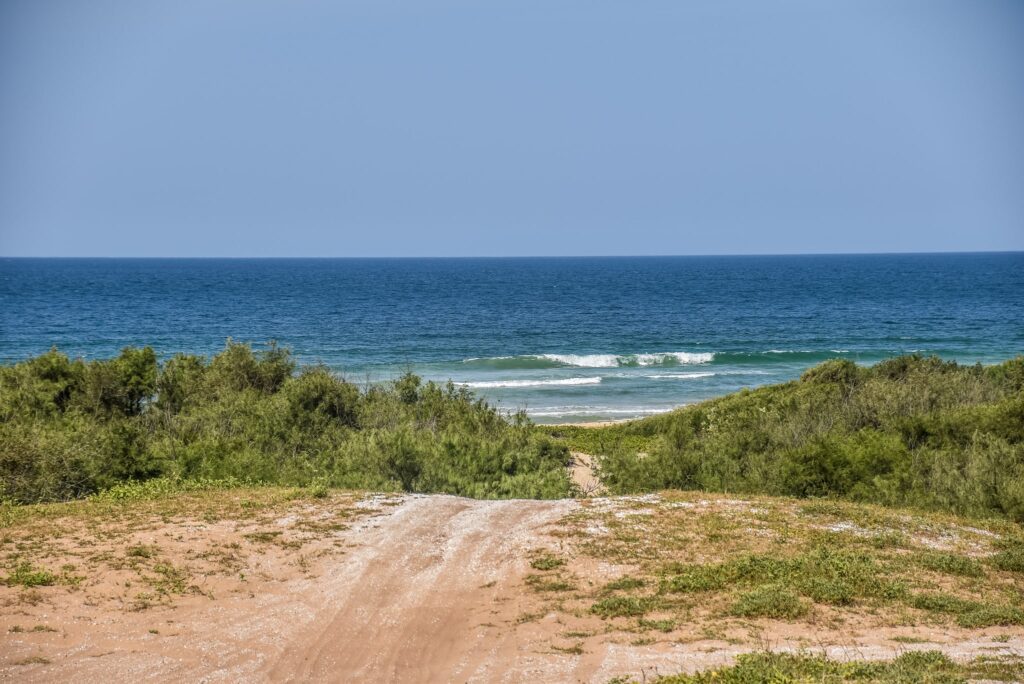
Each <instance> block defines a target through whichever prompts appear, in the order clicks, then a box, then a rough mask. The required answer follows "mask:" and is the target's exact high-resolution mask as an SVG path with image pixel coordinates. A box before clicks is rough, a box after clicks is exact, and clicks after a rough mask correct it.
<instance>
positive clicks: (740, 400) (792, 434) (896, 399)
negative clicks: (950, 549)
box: [566, 356, 1024, 521]
mask: <svg viewBox="0 0 1024 684" xmlns="http://www.w3.org/2000/svg"><path fill="white" fill-rule="evenodd" d="M1022 388H1024V357H1020V358H1017V359H1013V360H1011V361H1007V362H1005V363H1003V364H999V365H997V366H991V367H987V368H985V367H981V366H960V365H958V364H956V363H953V362H946V361H942V360H940V359H937V358H922V357H919V356H905V357H899V358H895V359H890V360H888V361H883V362H882V363H879V364H878V365H876V366H874V367H871V368H858V367H857V366H855V365H853V364H852V363H850V362H848V361H828V362H825V363H823V364H821V365H819V366H817V367H815V368H812V369H810V370H808V371H807V372H805V373H804V375H803V376H802V378H801V379H800V380H798V381H794V382H788V383H785V384H781V385H772V386H767V387H761V388H759V389H756V390H751V391H743V392H737V393H735V394H731V395H728V396H725V397H721V398H719V399H713V400H711V401H707V402H703V403H701V404H696V405H693V406H687V407H684V408H682V409H679V410H677V411H674V412H672V413H668V414H664V415H661V416H655V417H652V418H649V419H645V420H642V421H636V422H634V423H632V424H629V425H625V426H613V427H610V428H602V429H595V430H588V431H587V432H588V434H587V435H585V436H582V435H581V436H577V434H576V433H574V432H567V433H566V434H567V436H568V438H569V439H570V440H574V439H586V441H587V446H590V447H592V448H593V449H594V451H596V453H597V455H599V456H600V458H599V466H600V473H601V476H602V478H603V481H604V483H605V484H606V485H607V486H608V488H609V489H610V490H611V491H612V492H613V493H616V494H629V493H636V492H649V491H657V490H661V489H701V490H709V491H728V492H736V493H747V494H771V495H785V496H797V497H842V498H847V499H852V500H855V501H861V502H873V503H880V504H885V505H896V506H915V507H922V508H931V509H936V510H945V511H950V512H954V513H958V514H962V515H973V516H992V515H996V516H1003V517H1006V518H1009V519H1011V520H1015V521H1024V389H1022ZM636 440H642V444H641V445H640V446H637V442H636ZM577 448H579V447H578V445H577ZM641 452H642V453H641ZM592 453H593V452H592Z"/></svg>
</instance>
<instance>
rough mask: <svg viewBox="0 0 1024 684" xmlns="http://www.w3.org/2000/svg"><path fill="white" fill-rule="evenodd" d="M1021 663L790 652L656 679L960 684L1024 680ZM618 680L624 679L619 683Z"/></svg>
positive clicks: (935, 654)
mask: <svg viewBox="0 0 1024 684" xmlns="http://www.w3.org/2000/svg"><path fill="white" fill-rule="evenodd" d="M1022 663H1024V661H1021V660H1020V659H1006V660H996V659H978V660H975V661H974V662H971V663H966V664H958V663H956V662H954V661H953V660H951V659H950V658H948V657H947V656H946V655H944V654H943V653H941V652H939V651H910V652H908V653H904V654H903V655H901V656H899V657H898V658H896V659H894V660H889V661H850V662H842V661H837V660H831V659H829V658H826V657H824V656H819V655H810V654H792V653H771V652H764V653H750V654H744V655H740V656H737V658H736V661H735V664H733V665H731V666H727V667H721V668H715V669H709V670H705V671H703V672H699V673H696V674H692V675H689V674H680V675H673V676H668V677H659V678H657V679H655V680H654V681H655V682H658V684H712V683H714V684H790V683H792V684H796V683H800V682H824V683H827V684H840V683H843V682H860V683H862V684H910V683H911V682H915V683H920V684H965V683H966V682H967V681H969V680H973V679H991V680H997V681H1014V680H1017V679H1019V678H1020V677H1021V676H1024V664H1022ZM620 681H623V680H620Z"/></svg>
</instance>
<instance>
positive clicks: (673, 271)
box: [0, 253, 1024, 423]
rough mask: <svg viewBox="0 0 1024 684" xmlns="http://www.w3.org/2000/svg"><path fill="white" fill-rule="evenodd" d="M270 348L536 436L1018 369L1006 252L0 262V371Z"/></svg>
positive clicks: (1022, 323) (1019, 271)
mask: <svg viewBox="0 0 1024 684" xmlns="http://www.w3.org/2000/svg"><path fill="white" fill-rule="evenodd" d="M229 337H230V338H232V339H234V340H236V341H249V342H252V343H254V344H256V345H259V344H263V343H265V342H267V341H268V340H277V341H278V342H279V343H280V344H282V345H285V346H287V347H289V348H291V349H292V350H293V352H294V354H295V356H296V357H297V359H298V360H299V361H301V362H319V363H324V364H326V365H328V366H330V367H331V368H332V369H333V370H334V371H336V372H338V373H340V374H343V375H344V376H345V377H347V378H349V379H350V380H352V381H355V382H359V383H365V382H379V381H385V380H388V379H390V378H394V377H396V376H397V375H399V374H401V373H403V372H405V371H407V370H411V371H413V372H415V373H418V374H420V375H422V376H423V377H425V378H428V379H432V380H439V381H446V380H449V379H450V380H451V381H453V382H455V383H460V384H464V385H466V386H468V387H470V388H472V389H473V390H474V391H475V392H476V393H477V394H478V395H480V396H483V397H485V398H487V399H488V400H489V401H491V402H492V403H494V404H496V405H498V406H499V407H500V408H502V409H503V410H518V409H525V410H526V411H527V413H529V414H530V415H531V416H532V417H533V419H534V420H536V421H537V422H544V423H550V422H566V421H589V420H614V419H622V418H633V417H638V416H644V415H649V414H653V413H657V412H661V411H666V410H669V409H671V408H673V407H675V406H679V405H682V404H689V403H692V402H696V401H700V400H702V399H707V398H710V397H715V396H719V395H722V394H726V393H728V392H732V391H735V390H738V389H740V388H742V387H755V386H758V385H763V384H766V383H776V382H781V381H785V380H789V379H792V378H796V377H798V376H799V375H800V373H801V372H802V371H803V370H804V369H806V368H807V367H809V366H811V365H814V364H817V363H819V362H821V361H823V360H825V359H829V358H846V359H851V360H853V361H855V362H857V363H861V364H870V363H874V362H876V361H878V360H880V359H883V358H886V357H889V356H893V355H897V354H909V353H920V354H935V355H938V356H941V357H943V358H946V359H956V360H958V361H961V362H966V363H994V362H999V361H1002V360H1005V359H1007V358H1011V357H1013V356H1016V355H1019V354H1022V353H1024V253H998V254H919V255H858V256H770V257H769V256H765V257H761V256H749V257H621V258H618V257H617V258H589V257H587V258H584V257H581V258H500V259H499V258H494V259H491V258H479V259H13V258H3V259H0V361H2V362H4V363H11V362H15V361H18V360H20V359H24V358H26V357H29V356H32V355H35V354H39V353H41V352H44V351H46V350H47V349H49V348H50V347H51V346H54V345H56V346H57V347H58V348H59V349H61V350H63V351H64V352H66V353H68V354H69V355H72V356H84V357H87V358H95V357H105V356H111V355H114V354H116V353H117V352H118V350H120V349H121V348H122V347H124V346H127V345H145V344H149V345H152V346H153V347H154V348H155V349H156V350H157V352H158V353H159V354H160V355H161V356H164V357H166V356H169V355H171V354H173V353H174V352H179V351H183V352H190V353H201V354H214V353H216V352H217V351H218V350H219V349H221V348H222V347H223V346H224V342H225V340H226V339H227V338H229Z"/></svg>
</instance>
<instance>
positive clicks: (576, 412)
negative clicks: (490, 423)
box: [526, 406, 672, 418]
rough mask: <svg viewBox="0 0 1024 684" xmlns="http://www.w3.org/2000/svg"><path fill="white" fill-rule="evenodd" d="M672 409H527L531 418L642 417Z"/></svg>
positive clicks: (595, 407) (561, 407)
mask: <svg viewBox="0 0 1024 684" xmlns="http://www.w3.org/2000/svg"><path fill="white" fill-rule="evenodd" d="M671 410H672V408H645V407H623V408H610V407H598V406H581V407H575V406H551V407H545V408H541V409H527V410H526V412H527V413H528V414H530V415H531V416H537V417H545V418H559V417H564V416H609V417H610V416H641V415H653V414H656V413H667V412H669V411H671Z"/></svg>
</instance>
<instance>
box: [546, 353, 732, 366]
mask: <svg viewBox="0 0 1024 684" xmlns="http://www.w3.org/2000/svg"><path fill="white" fill-rule="evenodd" d="M540 358H542V359H547V360H549V361H554V362H556V363H563V364H565V365H567V366H578V367H580V368H615V367H617V366H657V365H664V364H666V363H672V362H675V363H679V364H687V365H689V364H700V363H710V362H711V361H713V360H714V359H715V355H714V354H713V353H711V352H659V353H654V354H541V355H540Z"/></svg>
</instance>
